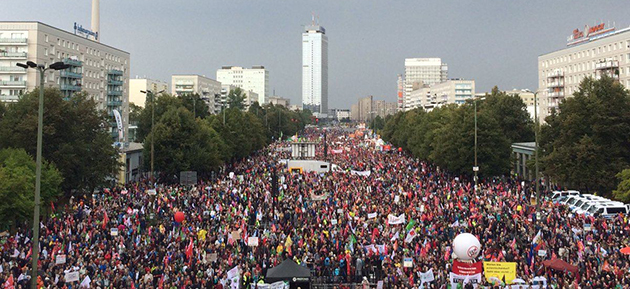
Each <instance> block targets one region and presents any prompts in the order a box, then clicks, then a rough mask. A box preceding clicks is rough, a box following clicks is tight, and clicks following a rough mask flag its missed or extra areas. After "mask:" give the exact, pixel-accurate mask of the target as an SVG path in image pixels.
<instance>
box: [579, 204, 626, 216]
mask: <svg viewBox="0 0 630 289" xmlns="http://www.w3.org/2000/svg"><path fill="white" fill-rule="evenodd" d="M619 213H622V214H628V207H627V206H626V205H624V204H623V203H619V202H612V203H607V204H601V205H594V206H592V207H591V208H589V209H588V214H589V215H592V216H601V217H604V218H607V219H610V218H612V217H614V216H616V215H617V214H619Z"/></svg>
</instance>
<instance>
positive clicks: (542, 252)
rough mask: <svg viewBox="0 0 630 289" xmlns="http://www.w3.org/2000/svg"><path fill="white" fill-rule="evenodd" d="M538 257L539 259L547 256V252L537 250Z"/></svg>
mask: <svg viewBox="0 0 630 289" xmlns="http://www.w3.org/2000/svg"><path fill="white" fill-rule="evenodd" d="M538 256H540V257H544V256H547V250H538Z"/></svg>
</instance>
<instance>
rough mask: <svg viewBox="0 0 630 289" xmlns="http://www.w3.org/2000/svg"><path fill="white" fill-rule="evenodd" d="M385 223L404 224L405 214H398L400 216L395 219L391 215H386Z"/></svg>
mask: <svg viewBox="0 0 630 289" xmlns="http://www.w3.org/2000/svg"><path fill="white" fill-rule="evenodd" d="M387 223H388V224H390V225H398V224H404V223H405V213H402V214H400V216H398V217H396V216H394V215H392V214H389V215H387Z"/></svg>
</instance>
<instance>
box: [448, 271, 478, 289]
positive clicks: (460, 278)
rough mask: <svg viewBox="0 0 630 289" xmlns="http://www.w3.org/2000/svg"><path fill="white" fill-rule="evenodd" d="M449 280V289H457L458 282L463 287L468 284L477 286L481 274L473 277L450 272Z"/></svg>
mask: <svg viewBox="0 0 630 289" xmlns="http://www.w3.org/2000/svg"><path fill="white" fill-rule="evenodd" d="M449 279H450V281H451V288H457V284H458V283H460V282H461V283H462V284H464V285H465V284H468V283H472V284H479V283H481V273H478V274H474V275H459V274H455V273H453V272H451V273H450V275H449Z"/></svg>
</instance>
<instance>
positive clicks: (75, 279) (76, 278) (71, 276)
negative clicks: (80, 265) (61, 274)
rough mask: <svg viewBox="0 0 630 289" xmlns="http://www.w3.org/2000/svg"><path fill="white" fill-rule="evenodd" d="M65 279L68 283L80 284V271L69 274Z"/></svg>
mask: <svg viewBox="0 0 630 289" xmlns="http://www.w3.org/2000/svg"><path fill="white" fill-rule="evenodd" d="M64 279H65V280H66V283H69V282H78V281H79V271H74V272H67V273H66V276H65V278H64Z"/></svg>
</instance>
